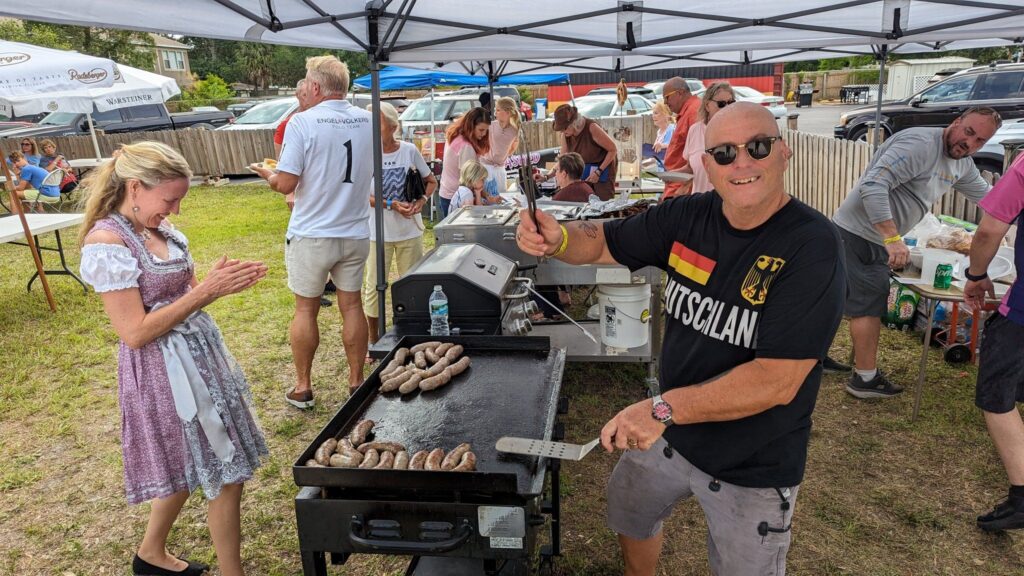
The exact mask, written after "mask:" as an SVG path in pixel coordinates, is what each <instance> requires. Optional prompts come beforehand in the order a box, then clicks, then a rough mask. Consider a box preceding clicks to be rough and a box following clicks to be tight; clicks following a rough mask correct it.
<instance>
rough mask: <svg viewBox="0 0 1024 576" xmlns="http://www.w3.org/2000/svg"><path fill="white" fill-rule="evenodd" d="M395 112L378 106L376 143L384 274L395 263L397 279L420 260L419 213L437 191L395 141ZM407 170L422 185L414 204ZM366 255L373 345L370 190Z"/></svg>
mask: <svg viewBox="0 0 1024 576" xmlns="http://www.w3.org/2000/svg"><path fill="white" fill-rule="evenodd" d="M400 128H401V126H400V124H399V121H398V111H396V110H395V107H394V106H392V105H391V104H388V103H387V102H381V104H380V139H381V147H382V148H383V150H382V151H383V153H384V157H383V163H382V166H383V170H382V172H383V188H384V190H383V199H384V211H383V212H382V213H381V214H382V217H383V220H384V270H385V271H386V272H385V274H389V273H390V271H391V262H392V261H394V262H395V263H396V267H397V272H398V276H399V277H401V276H402V275H403V274H405V273H406V272H407V271H408V270H409V268H412V266H413V264H415V263H416V262H419V260H420V258H422V257H423V217H422V216H421V215H420V211H421V210H423V205H424V204H425V203H426V202H427V199H428V198H430V197H431V196H432V195H433V194H434V190H435V189H436V188H437V179H436V178H434V174H433V173H431V171H430V168H428V167H427V163H426V162H425V161H424V160H423V156H422V155H421V154H420V152H419V150H417V149H416V146H415V145H413V144H410V143H409V142H403V141H401V140H397V139H396V138H395V135H396V134H399V133H400ZM410 169H415V170H416V171H417V172H418V173H419V175H420V177H422V178H423V180H424V184H425V185H426V186H425V187H426V193H425V194H424V195H423V197H422V198H419V199H417V200H416V201H414V202H410V201H407V200H406V199H405V198H404V194H405V181H406V178H407V177H408V173H409V170H410ZM369 192H370V206H371V210H370V255H369V256H368V257H367V259H366V272H365V274H364V275H363V312H365V313H366V326H367V328H368V329H369V333H370V334H369V335H370V343H371V344H372V343H374V342H376V341H377V329H378V327H379V322H380V320H379V319H378V317H377V313H378V311H377V225H376V210H375V209H373V207H374V206H375V202H374V196H373V190H370V191H369Z"/></svg>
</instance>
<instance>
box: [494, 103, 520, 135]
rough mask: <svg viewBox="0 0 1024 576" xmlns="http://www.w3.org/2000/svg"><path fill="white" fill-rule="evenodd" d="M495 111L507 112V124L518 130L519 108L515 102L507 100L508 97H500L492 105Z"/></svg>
mask: <svg viewBox="0 0 1024 576" xmlns="http://www.w3.org/2000/svg"><path fill="white" fill-rule="evenodd" d="M494 106H495V110H504V111H505V112H508V117H509V122H511V123H512V125H513V126H515V127H516V128H519V122H520V120H519V106H516V101H515V100H513V99H511V98H509V97H508V96H502V97H501V98H498V100H497V101H496V102H495V103H494Z"/></svg>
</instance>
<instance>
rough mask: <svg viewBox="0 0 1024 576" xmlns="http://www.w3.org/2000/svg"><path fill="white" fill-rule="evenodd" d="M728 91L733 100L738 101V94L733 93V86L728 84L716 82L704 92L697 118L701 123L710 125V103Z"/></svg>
mask: <svg viewBox="0 0 1024 576" xmlns="http://www.w3.org/2000/svg"><path fill="white" fill-rule="evenodd" d="M723 90H728V91H729V94H732V98H733V100H735V99H736V93H735V92H733V91H732V85H730V84H729V83H728V82H715V83H714V84H712V85H711V86H708V89H707V90H706V91H705V92H704V96H703V97H702V98H701V99H700V110H699V111H698V112H697V117H698V118H699V119H700V121H701V122H703V123H705V124H707V123H708V102H710V101H711V100H712V99H714V97H715V96H716V95H717V94H718V93H719V92H721V91H723Z"/></svg>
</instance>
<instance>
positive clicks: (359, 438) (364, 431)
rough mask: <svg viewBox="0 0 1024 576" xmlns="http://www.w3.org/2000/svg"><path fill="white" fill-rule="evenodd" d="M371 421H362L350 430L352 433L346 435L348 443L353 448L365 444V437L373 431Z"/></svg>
mask: <svg viewBox="0 0 1024 576" xmlns="http://www.w3.org/2000/svg"><path fill="white" fill-rule="evenodd" d="M373 425H374V422H373V420H362V421H360V422H359V423H358V424H356V425H355V427H354V428H352V433H351V434H349V435H348V440H349V442H351V443H352V445H353V446H359V445H360V444H362V443H363V442H366V437H367V436H369V435H370V430H373Z"/></svg>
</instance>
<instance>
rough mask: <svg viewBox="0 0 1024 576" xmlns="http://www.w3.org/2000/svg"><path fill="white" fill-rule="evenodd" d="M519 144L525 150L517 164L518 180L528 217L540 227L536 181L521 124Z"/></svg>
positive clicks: (528, 147)
mask: <svg viewBox="0 0 1024 576" xmlns="http://www.w3.org/2000/svg"><path fill="white" fill-rule="evenodd" d="M519 144H520V146H521V149H522V150H524V151H525V153H524V154H523V161H522V162H521V163H520V164H519V182H520V186H521V187H522V189H523V194H525V195H526V208H527V209H528V210H529V211H530V218H533V225H534V226H536V227H537V229H538V230H539V229H540V225H539V224H538V223H537V182H536V181H535V180H534V179H533V170H532V167H533V166H532V165H531V164H530V146H529V145H528V144H527V143H526V134H525V133H524V132H523V127H522V125H520V126H519Z"/></svg>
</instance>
